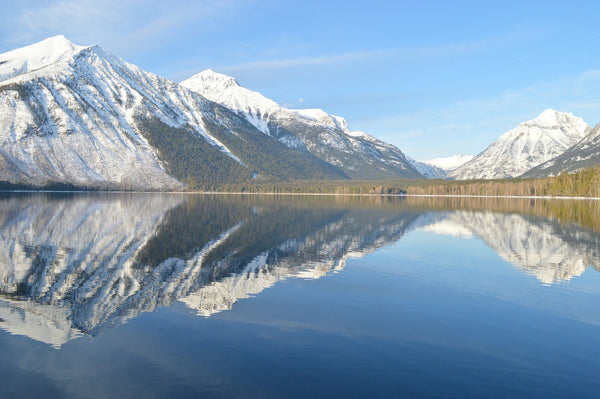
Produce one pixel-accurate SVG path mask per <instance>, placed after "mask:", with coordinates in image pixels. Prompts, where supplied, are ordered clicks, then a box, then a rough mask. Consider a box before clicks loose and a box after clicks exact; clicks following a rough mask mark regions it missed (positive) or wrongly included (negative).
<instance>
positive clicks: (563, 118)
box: [449, 109, 591, 180]
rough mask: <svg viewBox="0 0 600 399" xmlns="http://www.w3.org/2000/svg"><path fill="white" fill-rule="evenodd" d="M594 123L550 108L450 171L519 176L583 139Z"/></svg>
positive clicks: (457, 176)
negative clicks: (588, 122)
mask: <svg viewBox="0 0 600 399" xmlns="http://www.w3.org/2000/svg"><path fill="white" fill-rule="evenodd" d="M590 129H591V128H590V126H589V125H588V124H587V123H585V122H584V121H583V120H582V119H581V118H577V117H574V116H573V114H570V113H565V112H558V111H554V110H552V109H547V110H545V111H544V112H542V113H541V114H540V115H539V116H538V117H537V118H535V119H532V120H530V121H527V122H523V123H521V124H519V125H518V126H517V127H516V128H514V129H511V130H509V131H508V132H506V133H505V134H503V135H502V136H501V137H500V138H499V139H498V140H497V141H495V142H494V143H493V144H492V145H490V146H489V147H488V148H486V149H485V150H484V151H483V152H482V153H480V154H479V155H477V156H476V157H475V158H473V159H472V160H470V161H469V162H467V163H465V164H463V165H461V166H459V167H458V168H456V169H455V170H453V171H452V172H450V173H449V176H450V177H452V178H455V179H458V180H467V179H504V178H512V177H517V176H520V175H522V174H523V173H525V172H526V171H528V170H529V169H531V168H533V167H535V166H537V165H539V164H541V163H543V162H546V161H548V160H550V159H552V158H554V157H556V156H558V155H560V154H562V153H563V152H565V151H566V150H567V149H568V148H569V147H571V146H572V145H574V144H575V143H577V142H578V141H579V140H581V139H582V138H583V137H584V136H585V135H586V134H587V133H589V131H590Z"/></svg>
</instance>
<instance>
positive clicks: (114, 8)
mask: <svg viewBox="0 0 600 399" xmlns="http://www.w3.org/2000/svg"><path fill="white" fill-rule="evenodd" d="M247 2H248V1H246V0H203V1H191V0H181V1H177V2H164V1H146V0H102V1H97V0H53V1H46V2H35V1H27V0H25V1H23V2H19V3H20V4H19V5H18V6H14V7H13V10H12V11H11V15H4V17H2V16H0V22H2V24H3V25H4V26H9V27H10V29H11V32H10V35H8V34H7V35H6V37H7V39H5V40H7V41H10V43H8V44H10V45H12V46H19V45H26V44H30V43H32V42H34V41H37V40H41V39H43V38H46V37H49V36H53V35H57V34H65V35H66V36H67V37H68V38H69V39H71V40H73V41H75V42H78V43H80V44H94V43H100V44H103V45H105V46H108V47H110V49H111V50H113V51H117V52H118V51H124V50H140V49H144V48H147V47H150V46H156V44H157V43H158V42H161V41H163V40H168V39H170V38H171V37H172V36H173V35H174V34H179V33H181V30H184V29H185V28H186V27H190V26H191V27H194V29H197V27H198V26H202V25H203V24H206V23H207V21H210V20H211V18H214V17H215V14H218V13H222V14H227V13H228V12H229V11H231V10H232V9H233V8H234V6H241V5H242V4H243V3H247ZM5 18H6V19H8V18H10V19H11V20H12V21H3V20H4V19H5ZM10 22H12V23H10ZM0 29H1V28H0ZM8 44H7V45H8Z"/></svg>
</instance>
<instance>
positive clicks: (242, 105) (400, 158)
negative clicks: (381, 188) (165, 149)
mask: <svg viewBox="0 0 600 399" xmlns="http://www.w3.org/2000/svg"><path fill="white" fill-rule="evenodd" d="M181 85H182V86H183V87H186V88H188V89H190V90H193V91H195V92H197V93H199V94H201V95H203V96H204V97H206V98H208V99H209V100H211V101H215V102H217V103H219V104H221V105H223V106H225V107H227V108H228V109H230V110H232V111H233V112H235V113H236V114H237V115H239V116H241V117H243V118H244V119H245V120H247V121H248V122H249V123H251V124H252V125H254V126H255V127H256V128H257V129H259V130H260V131H261V132H263V133H264V134H265V135H266V136H269V137H273V138H275V139H277V140H278V141H279V142H281V143H283V144H284V145H286V146H288V147H290V148H295V149H299V150H302V151H306V152H308V153H310V154H312V155H314V156H316V157H317V158H319V159H321V160H323V161H325V162H327V163H329V164H332V165H335V166H337V167H339V168H340V169H341V170H342V171H343V172H344V173H345V174H346V175H347V176H348V177H350V178H353V179H386V178H421V177H422V176H421V174H420V173H419V172H417V171H416V170H415V169H414V167H413V166H411V164H410V162H408V160H407V159H406V157H405V155H404V154H403V153H402V151H400V150H399V149H398V148H396V147H395V146H393V145H391V144H387V143H384V142H383V141H381V140H378V139H376V138H375V137H373V136H371V135H369V134H367V133H364V132H358V131H350V129H349V128H348V124H347V123H346V120H345V119H344V118H342V117H339V116H334V115H330V114H328V113H326V112H325V111H323V110H320V109H299V110H293V109H287V108H284V107H281V106H280V105H278V104H277V103H275V102H274V101H272V100H270V99H268V98H266V97H264V96H263V95H262V94H260V93H258V92H255V91H252V90H249V89H246V88H244V87H242V86H240V85H239V84H238V82H237V81H236V80H235V79H234V78H232V77H230V76H227V75H223V74H220V73H216V72H214V71H212V70H210V69H208V70H205V71H202V72H200V73H198V74H196V75H194V76H192V77H191V78H189V79H187V80H184V81H183V82H181Z"/></svg>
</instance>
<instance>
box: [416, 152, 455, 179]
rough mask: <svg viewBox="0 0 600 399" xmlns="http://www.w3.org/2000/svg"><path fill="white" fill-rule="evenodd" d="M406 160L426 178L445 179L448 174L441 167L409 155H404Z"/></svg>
mask: <svg viewBox="0 0 600 399" xmlns="http://www.w3.org/2000/svg"><path fill="white" fill-rule="evenodd" d="M406 159H407V160H408V162H410V164H411V165H412V167H413V168H415V169H416V170H417V172H419V173H420V174H422V175H423V177H425V178H426V179H447V178H448V174H447V173H446V171H445V170H444V169H442V168H439V167H437V166H435V165H430V164H428V163H426V162H421V161H417V160H414V159H412V158H411V157H408V156H407V157H406Z"/></svg>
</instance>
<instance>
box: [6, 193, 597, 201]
mask: <svg viewBox="0 0 600 399" xmlns="http://www.w3.org/2000/svg"><path fill="white" fill-rule="evenodd" d="M0 193H52V194H60V193H65V194H90V193H93V194H100V193H103V194H179V195H269V196H275V195H283V196H338V197H399V198H403V197H429V198H504V199H551V200H594V201H598V200H600V197H570V196H569V197H564V196H549V195H546V196H537V195H458V194H347V193H293V192H281V193H278V192H246V191H120V190H112V191H103V190H0Z"/></svg>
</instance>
